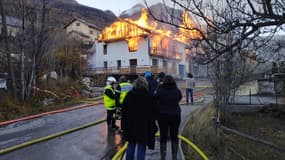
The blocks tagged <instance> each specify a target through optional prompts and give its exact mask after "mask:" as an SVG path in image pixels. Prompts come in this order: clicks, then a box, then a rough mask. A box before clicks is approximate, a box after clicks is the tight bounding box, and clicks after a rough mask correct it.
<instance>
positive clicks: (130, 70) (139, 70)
mask: <svg viewBox="0 0 285 160" xmlns="http://www.w3.org/2000/svg"><path fill="white" fill-rule="evenodd" d="M146 71H151V73H153V74H158V73H159V72H165V73H166V74H171V75H176V74H177V72H176V70H174V69H167V68H162V67H156V66H130V67H120V68H118V67H109V68H94V69H88V70H87V73H88V74H143V73H145V72H146Z"/></svg>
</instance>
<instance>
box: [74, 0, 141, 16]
mask: <svg viewBox="0 0 285 160" xmlns="http://www.w3.org/2000/svg"><path fill="white" fill-rule="evenodd" d="M77 2H78V3H80V4H83V5H86V6H89V7H93V8H98V9H101V10H111V11H112V12H114V13H115V14H116V15H117V16H118V15H119V14H120V13H121V12H123V11H124V10H127V9H130V8H131V7H133V6H134V5H136V4H137V3H141V4H144V3H143V0H77Z"/></svg>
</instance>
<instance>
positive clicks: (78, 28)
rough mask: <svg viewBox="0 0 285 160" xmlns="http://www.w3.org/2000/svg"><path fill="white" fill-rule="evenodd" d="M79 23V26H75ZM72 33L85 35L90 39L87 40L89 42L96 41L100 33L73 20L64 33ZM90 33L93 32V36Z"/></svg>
mask: <svg viewBox="0 0 285 160" xmlns="http://www.w3.org/2000/svg"><path fill="white" fill-rule="evenodd" d="M77 23H80V25H79V26H77V25H76V24H77ZM72 31H78V32H81V33H83V34H85V35H88V36H89V37H90V39H88V40H89V41H95V39H97V37H98V35H99V33H100V31H98V30H96V29H94V28H91V27H89V26H88V25H86V24H84V23H83V22H81V21H78V20H75V21H74V22H72V23H71V24H70V25H69V26H67V27H66V33H70V32H72ZM90 31H93V34H90Z"/></svg>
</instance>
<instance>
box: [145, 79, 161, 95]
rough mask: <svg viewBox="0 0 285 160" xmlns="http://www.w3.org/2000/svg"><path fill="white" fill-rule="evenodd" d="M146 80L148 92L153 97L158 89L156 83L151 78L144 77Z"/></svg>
mask: <svg viewBox="0 0 285 160" xmlns="http://www.w3.org/2000/svg"><path fill="white" fill-rule="evenodd" d="M146 80H147V83H148V89H149V92H150V93H151V94H152V95H154V94H155V91H156V89H157V87H158V82H157V81H156V80H155V79H154V78H153V77H152V76H149V77H146Z"/></svg>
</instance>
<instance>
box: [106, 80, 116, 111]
mask: <svg viewBox="0 0 285 160" xmlns="http://www.w3.org/2000/svg"><path fill="white" fill-rule="evenodd" d="M104 89H105V91H106V90H108V89H109V90H111V91H112V93H113V94H115V91H114V89H113V88H112V87H111V86H110V85H107V86H105V88H104ZM103 101H104V106H105V108H106V109H107V110H114V109H115V99H112V98H110V97H109V96H107V95H106V94H105V92H104V95H103Z"/></svg>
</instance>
